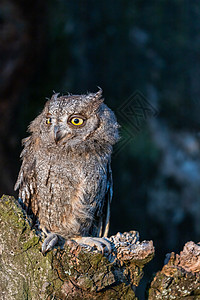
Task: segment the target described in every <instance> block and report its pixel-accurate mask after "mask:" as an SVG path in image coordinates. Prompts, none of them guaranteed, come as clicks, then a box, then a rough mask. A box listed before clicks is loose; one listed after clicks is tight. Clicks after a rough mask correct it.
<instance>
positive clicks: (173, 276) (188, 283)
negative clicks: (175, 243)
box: [148, 241, 200, 300]
mask: <svg viewBox="0 0 200 300" xmlns="http://www.w3.org/2000/svg"><path fill="white" fill-rule="evenodd" d="M185 298H186V299H194V300H195V299H200V244H195V243H194V242H192V241H190V242H188V243H186V244H185V246H184V248H183V251H181V252H180V254H175V253H174V252H172V253H170V254H167V255H166V259H165V265H164V267H163V268H162V270H161V271H159V272H157V273H156V275H155V276H154V279H153V280H152V282H151V285H150V289H149V295H148V299H149V300H161V299H162V300H164V299H185Z"/></svg>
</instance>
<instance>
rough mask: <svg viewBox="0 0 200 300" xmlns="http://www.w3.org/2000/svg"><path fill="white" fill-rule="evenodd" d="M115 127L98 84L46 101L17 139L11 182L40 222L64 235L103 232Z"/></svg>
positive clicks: (116, 127) (106, 231)
mask: <svg viewBox="0 0 200 300" xmlns="http://www.w3.org/2000/svg"><path fill="white" fill-rule="evenodd" d="M118 127H119V126H118V123H117V121H116V118H115V115H114V113H113V112H112V111H111V109H109V108H108V107H107V106H106V105H105V104H104V103H103V99H102V90H101V89H100V90H99V91H98V92H97V93H89V94H87V95H67V96H60V97H59V94H54V95H53V96H52V98H51V99H50V100H48V101H47V103H46V104H45V107H44V109H43V111H42V113H41V114H40V115H39V116H38V117H37V118H36V119H35V120H34V121H33V122H32V123H31V124H30V126H29V132H30V134H31V135H30V136H29V137H28V138H25V139H24V140H23V146H24V149H23V151H22V153H21V157H22V166H21V169H20V172H19V176H18V180H17V182H16V185H15V190H16V189H19V198H21V199H22V200H23V202H24V203H25V205H26V206H27V207H28V208H30V209H31V210H32V212H33V213H34V215H35V216H36V217H37V218H38V220H39V222H40V225H41V227H42V228H46V229H47V230H48V231H51V232H54V233H56V234H59V235H61V236H63V237H65V238H71V237H74V236H96V237H103V236H106V235H107V233H108V227H109V211H110V202H111V198H112V172H111V166H110V162H111V152H112V146H113V145H114V144H115V143H116V142H117V140H118V138H119V136H118Z"/></svg>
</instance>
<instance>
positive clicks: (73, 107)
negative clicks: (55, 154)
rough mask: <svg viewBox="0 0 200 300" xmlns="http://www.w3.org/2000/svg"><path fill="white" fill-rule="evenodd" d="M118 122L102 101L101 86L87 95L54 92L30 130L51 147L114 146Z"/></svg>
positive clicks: (116, 138)
mask: <svg viewBox="0 0 200 300" xmlns="http://www.w3.org/2000/svg"><path fill="white" fill-rule="evenodd" d="M118 127H119V125H118V123H117V120H116V117H115V115H114V113H113V112H112V110H111V109H110V108H108V107H107V105H105V104H104V103H103V98H102V90H101V89H99V91H98V92H97V93H89V94H87V95H67V96H60V97H59V94H54V95H53V96H52V97H51V99H50V100H48V101H47V103H46V104H45V107H44V110H43V112H42V113H41V114H40V115H39V116H38V117H37V118H36V119H35V120H34V121H33V122H32V123H31V124H30V126H29V132H31V133H32V135H35V136H37V138H39V139H40V141H42V142H43V146H44V145H46V147H50V148H51V149H52V148H53V149H55V151H56V149H58V147H62V148H68V149H69V147H70V148H75V147H79V149H82V148H83V147H84V148H88V147H95V145H96V146H97V145H98V146H109V145H110V146H112V145H113V144H115V143H116V142H117V140H118V138H119V135H118Z"/></svg>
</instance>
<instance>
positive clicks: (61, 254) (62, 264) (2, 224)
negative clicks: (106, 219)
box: [0, 196, 154, 300]
mask: <svg viewBox="0 0 200 300" xmlns="http://www.w3.org/2000/svg"><path fill="white" fill-rule="evenodd" d="M109 240H110V242H111V244H112V253H110V254H109V253H104V254H102V253H100V252H98V251H97V250H95V249H92V248H91V249H88V248H84V247H80V246H79V245H78V244H76V243H75V242H73V241H67V242H66V243H65V245H64V247H62V249H61V248H60V247H58V248H57V249H54V250H53V251H50V252H48V253H47V254H46V255H45V256H44V255H43V254H42V253H41V241H40V237H39V236H38V235H37V232H36V230H35V229H34V228H31V219H29V217H28V216H27V215H26V213H25V212H24V211H23V210H22V209H21V207H20V206H19V204H18V203H17V201H16V200H15V199H14V198H13V197H10V196H3V197H2V198H1V199H0V294H1V297H2V298H1V299H2V300H3V299H6V300H10V299H15V300H18V299H19V300H23V299H34V300H35V299H135V293H134V291H135V288H136V287H137V286H138V285H139V282H140V280H141V278H142V275H143V271H142V270H143V267H144V265H145V264H146V263H147V262H149V261H150V260H151V259H152V258H153V255H154V247H153V243H152V241H150V242H146V241H144V242H141V243H140V242H139V237H138V233H137V232H135V231H132V232H129V233H124V234H120V233H118V234H117V235H115V236H112V237H111V238H110V239H109Z"/></svg>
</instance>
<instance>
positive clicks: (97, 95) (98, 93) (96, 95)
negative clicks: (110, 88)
mask: <svg viewBox="0 0 200 300" xmlns="http://www.w3.org/2000/svg"><path fill="white" fill-rule="evenodd" d="M98 89H99V90H98V92H97V93H96V94H95V98H96V99H100V98H101V97H102V93H103V90H102V89H101V88H100V87H99V86H98Z"/></svg>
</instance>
